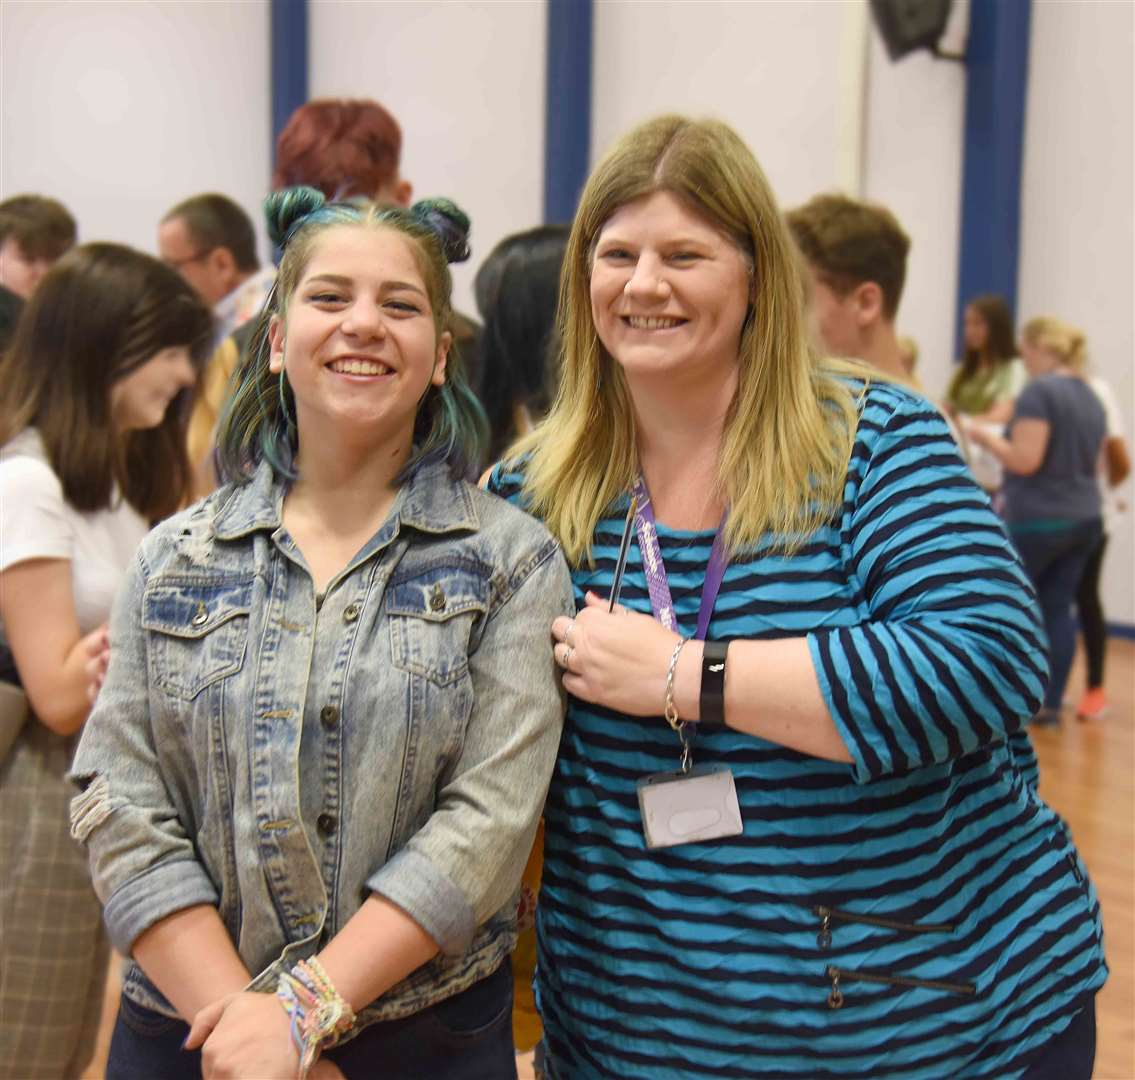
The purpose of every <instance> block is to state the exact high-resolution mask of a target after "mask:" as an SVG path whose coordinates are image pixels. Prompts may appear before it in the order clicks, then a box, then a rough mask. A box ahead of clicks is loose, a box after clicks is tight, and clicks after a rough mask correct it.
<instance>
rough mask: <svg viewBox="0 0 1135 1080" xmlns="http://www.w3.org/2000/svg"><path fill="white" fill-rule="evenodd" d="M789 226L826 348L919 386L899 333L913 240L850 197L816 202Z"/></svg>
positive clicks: (882, 212) (886, 213)
mask: <svg viewBox="0 0 1135 1080" xmlns="http://www.w3.org/2000/svg"><path fill="white" fill-rule="evenodd" d="M786 220H787V222H788V228H789V231H790V232H791V233H792V236H793V239H794V240H795V241H796V246H797V247H798V248H799V249H800V253H801V254H802V255H803V257H804V263H805V267H806V269H807V273H808V279H809V283H810V290H809V292H810V299H811V310H812V317H813V319H814V320H815V323H816V330H817V332H818V334H819V337H820V341H821V342H822V344H823V346H824V348H825V349H826V350H827V351H828V352H829V353H831V355H833V356H844V357H853V358H855V359H858V360H864V361H866V362H867V363H868V364H871V366H872V367H877V368H878V369H879V370H880V371H882V372H885V373H886V374H888V375H890V376H891V377H892V378H894V379H897V380H899V381H900V382H906V383H912V384H915V385H917V381H916V379H915V378H914V376H913V375H912V373H911V372H910V371H908V370H907V368H906V366H905V365H904V363H903V358H902V349H901V348H900V346H899V341H898V336H897V334H896V332H895V317H896V315H897V314H898V309H899V301H900V300H901V299H902V290H903V284H904V282H905V280H906V257H907V253H908V252H909V250H910V238H909V237H908V236H907V235H906V233H905V232H904V231H903V229H902V226H901V225H899V223H898V221H897V220H896V219H895V216H894V214H892V213H891V212H890V210H888V209H887V208H886V207H884V206H878V205H876V204H873V203H865V202H859V201H857V200H855V199H849V198H848V197H847V196H845V195H817V196H816V197H815V198H813V199H811V200H810V201H809V202H807V203H805V204H804V205H803V206H801V207H798V208H797V209H795V210H790V211H789V212H788V214H787V215H786Z"/></svg>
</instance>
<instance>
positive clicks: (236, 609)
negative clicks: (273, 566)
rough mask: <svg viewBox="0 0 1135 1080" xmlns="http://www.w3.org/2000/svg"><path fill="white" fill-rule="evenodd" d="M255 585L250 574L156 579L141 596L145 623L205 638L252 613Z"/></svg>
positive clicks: (178, 634) (164, 630)
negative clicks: (210, 577) (245, 575)
mask: <svg viewBox="0 0 1135 1080" xmlns="http://www.w3.org/2000/svg"><path fill="white" fill-rule="evenodd" d="M252 585H253V578H251V577H247V578H231V579H219V578H212V579H207V580H205V579H200V578H195V579H181V580H171V579H169V578H166V579H161V580H158V581H155V582H153V583H151V584H150V585H149V587H148V588H147V589H146V592H145V595H144V596H143V598H142V625H143V626H144V627H145V628H146V629H147V630H156V631H158V632H160V633H163V634H172V635H173V636H174V637H182V638H200V637H204V636H205V635H206V634H208V633H211V632H212V631H213V630H215V629H216V628H217V627H218V626H220V625H222V624H223V623H226V622H228V621H229V620H230V619H234V618H236V617H237V616H238V615H247V614H248V613H249V610H250V609H251V606H252Z"/></svg>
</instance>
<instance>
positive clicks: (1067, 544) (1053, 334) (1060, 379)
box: [968, 316, 1107, 725]
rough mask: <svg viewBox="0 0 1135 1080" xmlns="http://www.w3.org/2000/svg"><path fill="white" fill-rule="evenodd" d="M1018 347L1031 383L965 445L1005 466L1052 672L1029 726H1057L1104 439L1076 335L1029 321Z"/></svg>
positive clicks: (1095, 515)
mask: <svg viewBox="0 0 1135 1080" xmlns="http://www.w3.org/2000/svg"><path fill="white" fill-rule="evenodd" d="M1021 351H1022V353H1023V354H1024V360H1025V364H1026V366H1027V367H1028V371H1029V375H1030V376H1031V381H1030V382H1029V384H1028V385H1027V386H1026V387H1025V388H1024V390H1022V391H1021V393H1020V395H1019V396H1018V398H1017V401H1016V405H1015V407H1014V411H1013V418H1012V420H1011V421H1010V424H1009V428H1008V431H1007V433H1006V434H1005V435H1003V436H1002V435H999V434H995V433H993V432H991V431H990V430H989V428H988V427H987V426H985V425H980V424H970V425H968V428H969V430H968V434H969V437H970V439H971V440H972V441H973V442H975V443H977V445H979V446H983V447H985V448H986V449H987V450H989V451H990V452H991V453H992V454H993V455H994V456H995V457H996V458H997V460H998V461H999V462H1000V464H1001V465H1002V467H1003V468H1004V470H1005V482H1004V487H1003V489H1002V490H1003V494H1004V500H1005V509H1004V514H1005V520H1006V524H1007V525H1008V528H1009V533H1010V535H1011V536H1012V538H1013V543H1014V544H1016V546H1017V550H1018V551H1019V552H1020V553H1021V559H1022V560H1023V561H1024V564H1025V569H1026V570H1027V571H1028V574H1029V577H1030V578H1031V579H1032V583H1033V585H1034V587H1035V588H1036V591H1037V596H1038V597H1039V599H1040V606H1041V611H1042V613H1043V615H1044V626H1045V630H1046V631H1047V633H1048V642H1049V650H1050V661H1051V675H1050V678H1049V682H1048V690H1047V693H1046V694H1045V699H1044V706H1043V708H1042V709H1041V710H1040V711H1039V712H1038V713H1037V717H1036V722H1037V723H1039V724H1044V725H1052V724H1057V723H1059V721H1060V709H1061V705H1062V703H1063V699H1064V687H1065V685H1066V684H1067V681H1068V672H1069V669H1070V668H1071V666H1072V657H1073V654H1074V653H1075V649H1076V626H1075V621H1074V619H1073V617H1072V604H1073V602H1074V600H1075V598H1076V590H1077V588H1078V586H1079V584H1080V581H1081V578H1082V577H1083V574H1084V568H1085V567H1086V565H1087V563H1088V560H1089V559H1090V557H1091V555H1092V553H1093V552H1094V551H1095V550H1096V549H1097V548H1098V546H1099V543H1100V539H1101V537H1102V535H1103V524H1102V520H1101V514H1102V504H1101V500H1100V489H1099V482H1098V475H1099V467H1100V452H1101V450H1102V448H1103V444H1104V438H1105V436H1106V434H1107V422H1106V418H1105V416H1104V410H1103V406H1102V405H1100V403H1099V400H1098V398H1097V397H1096V395H1095V394H1094V393H1093V391H1092V389H1091V387H1090V386H1089V385H1088V383H1087V380H1086V379H1085V377H1084V371H1085V365H1086V362H1087V355H1086V349H1085V342H1084V335H1083V334H1082V333H1081V332H1080V331H1079V330H1078V329H1077V328H1076V327H1074V326H1070V325H1068V324H1067V323H1064V322H1061V320H1059V319H1054V318H1051V317H1047V316H1044V317H1040V318H1036V319H1031V320H1030V321H1029V322H1027V323H1026V324H1025V328H1024V331H1023V333H1022V342H1021Z"/></svg>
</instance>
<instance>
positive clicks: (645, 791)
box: [638, 765, 742, 848]
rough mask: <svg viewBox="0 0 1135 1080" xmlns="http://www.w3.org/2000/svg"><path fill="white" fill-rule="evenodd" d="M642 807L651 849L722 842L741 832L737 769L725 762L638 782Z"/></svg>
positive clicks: (668, 773)
mask: <svg viewBox="0 0 1135 1080" xmlns="http://www.w3.org/2000/svg"><path fill="white" fill-rule="evenodd" d="M638 807H639V810H640V812H641V813H642V829H643V832H644V833H645V834H646V846H647V847H648V848H664V847H674V845H675V844H692V843H695V842H696V841H700V840H717V839H718V838H719V837H722V836H736V835H737V834H738V833H740V832H741V829H742V826H741V807H740V805H739V804H738V802H737V789H736V788H735V787H734V786H733V773H732V772H730V770H729V769H728V768H726V767H725V766H723V765H700V766H699V765H695V766H694V767H693V768H692V769H690V771H689V772H688V773H681V772H666V773H655V774H654V775H653V776H646V777H643V779H642V780H640V781H639V782H638Z"/></svg>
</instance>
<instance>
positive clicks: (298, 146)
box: [272, 98, 413, 206]
mask: <svg viewBox="0 0 1135 1080" xmlns="http://www.w3.org/2000/svg"><path fill="white" fill-rule="evenodd" d="M401 156H402V129H401V128H400V127H399V126H398V121H397V120H395V119H394V117H393V116H391V115H390V113H389V112H387V110H386V109H384V108H383V107H382V106H381V105H380V104H379V103H378V102H377V101H368V100H366V99H358V100H352V99H348V98H321V99H319V100H316V101H309V102H307V103H306V104H304V105H301V106H300V107H299V108H298V109H296V111H295V112H293V113H292V115H291V116H290V117H289V118H288V122H287V123H286V124H285V125H284V129H283V130H282V131H281V132H280V134H279V136H278V137H277V139H276V168H275V171H274V172H273V174H272V187H273V188H275V189H277V190H279V189H280V188H286V187H294V186H296V185H299V184H306V185H307V186H308V187H313V188H318V189H319V190H320V191H322V192H323V194H324V195H325V196H326V197H327V198H328V199H329V200H332V201H343V200H344V199H356V198H358V199H366V200H369V201H370V202H376V203H389V204H390V205H392V206H409V205H410V199H411V197H412V195H413V188H412V186H411V185H410V182H409V181H408V180H406V179H404V178H403V177H402V176H401V174H400V173H399V171H398V170H399V163H400V159H401Z"/></svg>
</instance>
